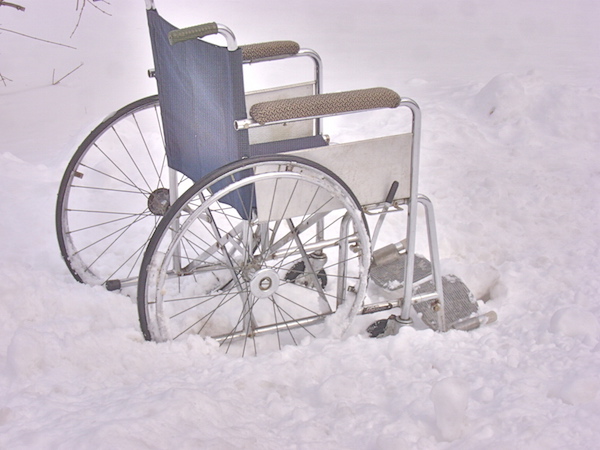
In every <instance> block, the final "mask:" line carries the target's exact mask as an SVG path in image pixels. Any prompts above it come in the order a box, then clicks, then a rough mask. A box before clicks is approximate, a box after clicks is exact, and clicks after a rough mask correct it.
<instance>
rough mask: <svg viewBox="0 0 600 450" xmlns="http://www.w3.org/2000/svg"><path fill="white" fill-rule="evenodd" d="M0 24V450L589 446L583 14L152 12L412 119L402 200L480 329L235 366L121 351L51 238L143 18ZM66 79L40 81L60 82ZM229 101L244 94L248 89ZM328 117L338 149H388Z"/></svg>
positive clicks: (591, 223)
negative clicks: (283, 55)
mask: <svg viewBox="0 0 600 450" xmlns="http://www.w3.org/2000/svg"><path fill="white" fill-rule="evenodd" d="M18 3H22V4H23V5H24V6H26V7H27V11H26V12H24V13H22V12H18V11H16V10H13V9H12V8H8V7H0V24H1V25H0V26H1V27H3V28H7V29H12V30H15V31H19V32H22V33H27V34H33V35H35V36H38V37H40V38H44V39H48V40H52V41H58V42H62V43H64V44H68V45H70V46H73V47H76V49H70V48H66V47H58V46H55V45H50V44H47V43H44V42H40V41H33V40H30V39H26V38H24V37H21V36H17V35H15V34H12V33H8V32H5V31H4V32H2V33H1V34H0V73H1V74H2V75H3V76H4V77H7V78H9V79H11V80H12V81H6V85H4V83H1V82H0V131H1V132H0V161H1V164H0V192H3V196H2V201H0V216H1V217H2V219H1V230H2V239H0V252H1V253H0V254H1V258H0V270H1V272H0V273H1V276H0V367H1V369H0V448H6V449H18V448H32V449H33V448H35V449H46V448H48V449H58V448H61V449H82V448H94V449H96V448H107V449H108V448H110V449H114V448H127V449H130V448H131V449H166V448H188V449H196V448H214V449H228V448H261V449H262V448H267V449H275V448H306V449H309V448H310V449H312V448H315V449H317V448H318V449H322V448H323V449H338V448H348V449H355V448H356V449H402V448H411V449H412V448H424V449H428V448H460V449H480V448H493V449H513V448H528V449H550V448H570V449H584V448H585V449H590V448H598V447H599V446H600V432H598V425H597V424H598V422H599V421H600V395H599V391H600V378H599V374H600V344H599V338H600V326H599V318H600V294H599V291H600V280H599V278H598V275H597V271H598V269H599V268H600V245H599V241H598V235H599V234H600V197H599V196H598V192H600V151H599V150H600V59H599V58H598V55H599V54H600V28H599V27H598V24H599V21H600V4H598V3H597V2H596V1H595V0H577V1H571V2H566V1H559V0H547V1H544V2H539V1H537V0H525V1H504V2H486V1H483V0H462V1H459V0H453V1H448V2H438V1H435V0H425V1H419V2H409V1H406V0H401V1H397V0H393V1H392V0H373V1H369V2H366V1H358V0H345V1H341V0H333V1H328V2H323V1H318V0H305V1H303V2H276V1H273V0H268V1H267V0H255V1H253V2H245V1H241V0H226V1H221V2H202V3H203V5H202V6H198V3H199V2H197V1H195V0H182V1H178V2H167V1H166V0H164V1H161V0H158V1H157V6H158V8H159V11H161V13H162V15H164V16H165V17H166V18H167V19H168V20H170V21H171V22H172V23H175V24H177V25H179V26H187V25H192V24H196V23H201V22H207V21H213V20H214V21H217V22H220V23H225V24H227V25H228V26H230V27H231V28H232V29H233V30H234V31H235V32H236V34H237V36H238V39H239V40H240V42H242V43H249V42H261V41H266V40H273V39H293V40H296V41H298V42H300V43H301V45H302V46H305V47H310V48H314V49H316V50H318V51H319V53H320V54H321V56H322V58H323V60H324V63H325V90H326V91H337V90H344V89H351V88H362V87H371V86H378V85H382V86H387V87H390V88H393V89H395V90H396V91H397V92H399V93H400V94H401V95H405V96H409V97H411V98H414V99H415V100H417V102H418V103H419V104H420V105H421V106H422V109H423V116H424V123H423V126H424V131H423V143H422V144H423V149H422V159H421V189H420V190H421V191H422V192H424V193H426V194H427V195H428V196H429V197H431V198H432V200H433V201H434V204H435V206H436V208H437V209H436V213H437V224H438V229H439V235H440V241H441V243H440V245H441V248H440V251H441V255H442V259H443V265H444V270H445V271H446V272H451V273H455V274H457V275H459V276H460V277H461V278H462V279H463V280H464V281H465V282H466V283H467V285H468V286H469V287H470V288H471V290H472V291H473V292H474V293H475V295H476V296H477V297H478V298H480V299H488V298H489V301H488V302H487V303H486V304H485V305H484V306H483V307H484V308H486V309H494V310H496V311H497V313H498V317H499V320H498V322H497V323H495V324H493V325H490V326H487V327H484V328H481V329H479V330H476V331H473V332H470V333H465V332H458V331H452V332H449V333H446V334H439V333H434V332H432V331H430V330H424V329H413V328H405V329H402V330H401V331H400V333H399V334H398V335H397V336H393V337H388V338H385V339H369V338H368V337H367V335H366V333H365V332H364V329H363V327H362V325H363V322H360V323H359V324H357V325H355V326H353V327H352V328H351V329H350V332H349V334H348V336H347V337H346V338H345V339H344V340H342V341H339V340H333V339H319V340H315V341H313V342H311V343H310V344H309V345H304V346H300V347H288V348H285V349H284V350H283V351H281V352H277V353H273V354H267V355H261V356H258V357H251V358H245V359H235V358H231V357H228V356H226V355H222V354H221V353H219V352H218V351H217V350H216V349H214V348H213V347H211V346H208V345H205V344H204V343H203V341H201V340H193V339H190V340H188V341H184V342H180V343H171V344H168V343H167V344H155V343H148V342H145V341H144V340H143V338H142V335H141V332H140V331H139V328H138V319H137V314H136V308H135V305H134V304H133V302H132V301H131V300H130V299H128V298H127V297H124V296H121V295H119V294H116V293H110V292H107V291H105V290H104V289H102V288H99V287H89V286H85V285H81V284H78V283H76V282H75V281H74V280H73V279H72V278H71V276H70V275H69V273H68V271H67V269H66V267H65V265H64V264H63V262H62V260H61V258H60V254H59V250H58V247H57V245H56V240H55V236H54V218H53V215H54V211H53V208H54V202H55V197H56V191H57V189H58V183H59V180H60V177H61V176H62V171H63V170H64V168H65V166H66V164H67V162H68V160H69V158H70V156H71V154H72V153H73V152H74V149H75V148H76V146H77V144H78V143H79V142H80V141H81V140H82V139H83V138H84V137H85V135H86V134H87V133H88V132H89V131H90V130H91V128H93V127H94V126H95V124H97V123H98V122H99V121H100V120H102V119H103V118H104V117H105V116H106V115H107V114H108V113H109V112H111V111H114V110H116V109H117V108H118V107H120V106H122V105H124V104H126V103H129V102H130V101H133V100H135V99H137V98H140V97H142V96H144V95H147V94H151V93H154V92H155V85H154V81H153V80H150V79H148V78H147V77H146V75H145V72H146V70H147V69H148V68H149V67H151V66H152V60H151V53H150V46H149V41H148V37H147V29H146V24H145V14H144V2H142V1H141V0H139V1H136V2H132V1H129V2H111V3H112V4H110V5H109V4H106V3H104V2H96V3H95V4H96V5H97V6H100V7H102V8H103V9H105V10H106V11H108V12H110V13H111V14H112V16H108V15H105V14H102V13H101V12H100V11H98V10H96V9H94V8H93V7H92V6H91V5H92V4H91V3H90V4H89V5H88V6H87V7H86V10H85V13H84V15H83V17H82V20H81V23H80V25H79V28H78V29H77V31H76V32H75V34H74V36H73V37H72V38H69V36H70V34H71V32H72V30H73V28H74V27H75V23H76V22H77V12H76V11H75V3H76V2H75V1H71V2H34V1H32V0H22V1H21V2H18ZM82 62H83V66H82V67H81V68H80V69H78V70H77V71H75V72H74V73H73V74H71V75H69V76H68V77H67V78H65V79H64V80H62V81H61V82H60V83H59V84H57V85H52V80H53V72H54V80H57V79H59V78H60V77H62V76H63V75H65V74H67V73H68V72H70V71H71V70H73V69H74V68H76V67H77V66H78V65H79V64H80V63H82ZM251 76H253V77H254V78H253V79H251V80H250V81H249V83H256V84H260V83H261V82H264V81H265V79H264V78H263V77H259V76H256V75H251ZM388 117H389V116H381V115H379V114H376V115H374V116H365V115H361V116H360V117H358V116H348V117H347V118H346V120H345V121H339V120H336V121H333V122H332V123H331V124H330V126H329V128H328V129H327V131H328V132H329V133H330V134H331V135H332V137H333V139H335V140H338V141H343V140H354V139H358V138H362V137H365V136H367V135H369V133H371V132H372V130H373V129H375V134H386V133H390V132H393V131H394V127H395V126H396V125H397V124H396V122H394V120H395V119H392V120H389V119H388Z"/></svg>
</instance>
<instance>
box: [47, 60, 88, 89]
mask: <svg viewBox="0 0 600 450" xmlns="http://www.w3.org/2000/svg"><path fill="white" fill-rule="evenodd" d="M81 66H83V63H81V64H79V65H78V66H77V67H75V68H74V69H73V70H71V71H70V72H69V73H68V74H66V75H65V76H64V77H62V78H59V79H58V80H56V81H54V72H55V70H52V86H56V85H57V84H58V83H60V82H61V81H62V80H64V79H65V78H67V77H68V76H69V75H71V74H72V73H73V72H75V71H76V70H77V69H79V68H80V67H81Z"/></svg>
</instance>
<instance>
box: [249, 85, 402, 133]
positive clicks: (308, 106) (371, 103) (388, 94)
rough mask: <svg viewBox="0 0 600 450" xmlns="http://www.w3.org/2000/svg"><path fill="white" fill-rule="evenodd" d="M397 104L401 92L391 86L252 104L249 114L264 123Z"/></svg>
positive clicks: (396, 105)
mask: <svg viewBox="0 0 600 450" xmlns="http://www.w3.org/2000/svg"><path fill="white" fill-rule="evenodd" d="M398 105H400V96H399V95H398V94H397V93H396V92H394V91H392V90H391V89H387V88H381V87H380V88H371V89H361V90H356V91H346V92H335V93H331V94H320V95H311V96H308V97H296V98H290V99H285V100H275V101H271V102H264V103H257V104H255V105H253V106H252V108H250V117H251V118H252V119H253V120H254V121H256V122H258V123H259V124H261V125H264V124H266V123H270V122H281V121H285V120H292V119H300V118H309V117H321V116H330V115H335V114H343V113H347V112H353V111H364V110H369V109H380V108H396V107H398Z"/></svg>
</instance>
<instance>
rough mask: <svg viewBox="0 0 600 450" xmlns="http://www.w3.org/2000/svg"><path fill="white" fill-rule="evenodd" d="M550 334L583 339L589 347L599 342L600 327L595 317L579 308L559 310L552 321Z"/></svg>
mask: <svg viewBox="0 0 600 450" xmlns="http://www.w3.org/2000/svg"><path fill="white" fill-rule="evenodd" d="M549 330H550V332H552V333H555V334H558V335H562V336H568V337H573V338H577V339H581V340H582V342H584V343H586V344H588V345H595V344H596V343H597V342H598V332H599V330H600V326H599V325H598V319H596V317H594V315H593V314H592V313H591V312H589V311H585V310H583V309H580V308H577V307H567V308H562V309H559V310H558V311H556V312H555V313H554V315H553V316H552V318H551V319H550V327H549Z"/></svg>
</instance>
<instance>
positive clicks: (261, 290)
mask: <svg viewBox="0 0 600 450" xmlns="http://www.w3.org/2000/svg"><path fill="white" fill-rule="evenodd" d="M278 288H279V275H277V272H275V271H274V270H273V269H261V270H258V271H256V273H255V274H254V277H253V278H252V280H251V281H250V292H252V295H254V296H255V297H258V298H267V297H269V296H271V295H273V294H274V293H275V291H277V289H278Z"/></svg>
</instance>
